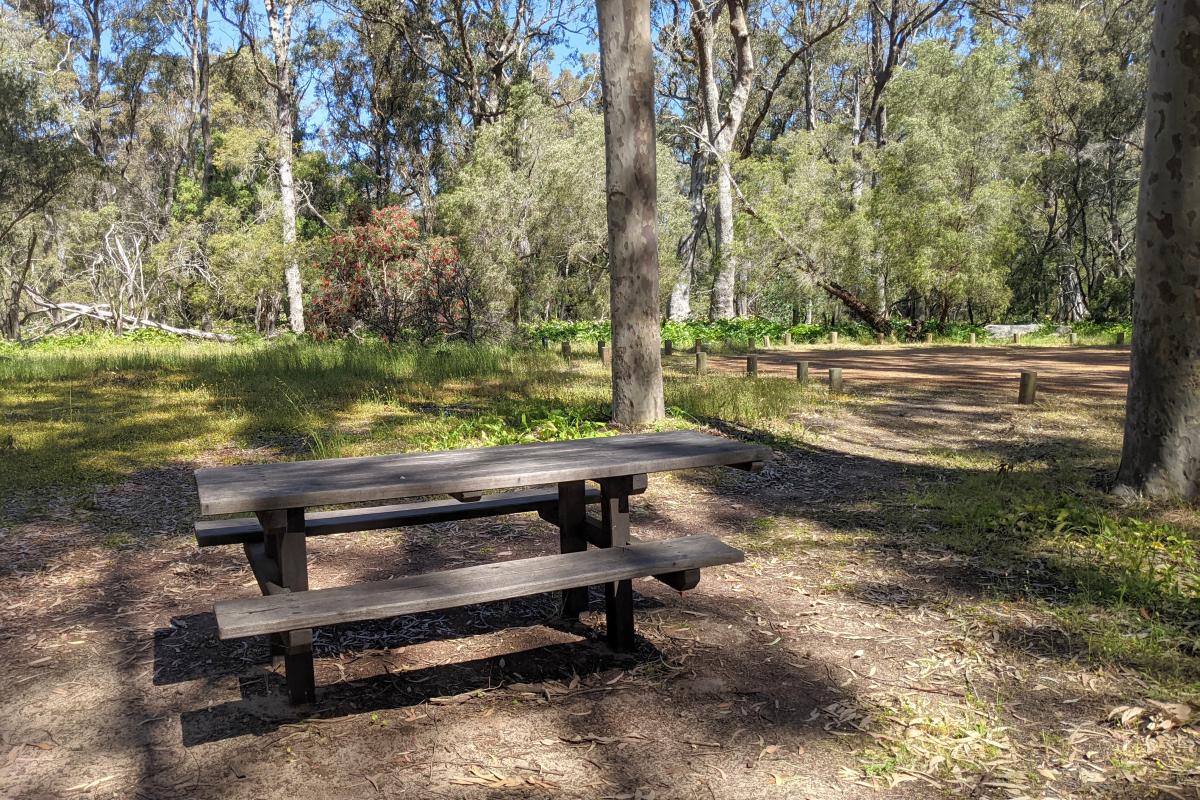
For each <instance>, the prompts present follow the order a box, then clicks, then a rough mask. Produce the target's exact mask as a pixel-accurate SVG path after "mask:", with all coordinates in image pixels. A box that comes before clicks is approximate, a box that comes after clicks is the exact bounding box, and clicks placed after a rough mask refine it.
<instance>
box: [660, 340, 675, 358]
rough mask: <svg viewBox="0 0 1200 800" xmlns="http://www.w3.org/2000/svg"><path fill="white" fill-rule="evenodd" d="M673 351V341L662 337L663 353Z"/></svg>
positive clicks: (666, 353) (668, 353)
mask: <svg viewBox="0 0 1200 800" xmlns="http://www.w3.org/2000/svg"><path fill="white" fill-rule="evenodd" d="M674 352H675V343H674V342H672V341H671V340H670V339H663V355H668V356H669V355H671V354H673V353H674Z"/></svg>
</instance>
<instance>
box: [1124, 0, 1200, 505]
mask: <svg viewBox="0 0 1200 800" xmlns="http://www.w3.org/2000/svg"><path fill="white" fill-rule="evenodd" d="M1156 6H1157V7H1156V9H1155V21H1154V38H1153V45H1152V47H1151V56H1150V69H1149V81H1148V86H1147V90H1146V135H1145V136H1146V138H1145V147H1144V150H1143V154H1144V155H1143V160H1142V182H1141V192H1140V195H1139V197H1138V227H1137V277H1136V280H1135V287H1134V320H1133V348H1132V364H1131V371H1130V381H1129V398H1128V401H1127V403H1126V413H1125V445H1124V450H1123V451H1122V454H1121V467H1120V469H1119V470H1118V473H1117V483H1118V486H1119V488H1122V489H1124V490H1126V491H1129V490H1132V491H1136V492H1142V493H1144V494H1147V495H1151V496H1166V497H1171V496H1176V497H1184V498H1188V499H1192V500H1194V499H1196V498H1197V497H1200V58H1198V57H1197V51H1196V42H1197V41H1200V6H1198V5H1197V4H1196V3H1194V2H1192V1H1191V0H1159V2H1158V3H1157V4H1156Z"/></svg>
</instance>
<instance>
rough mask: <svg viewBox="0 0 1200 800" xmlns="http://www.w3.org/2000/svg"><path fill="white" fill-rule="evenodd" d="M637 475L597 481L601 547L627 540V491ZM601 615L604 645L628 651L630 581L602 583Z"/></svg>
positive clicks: (621, 544)
mask: <svg viewBox="0 0 1200 800" xmlns="http://www.w3.org/2000/svg"><path fill="white" fill-rule="evenodd" d="M638 477H641V476H625V477H620V478H606V479H605V480H603V481H601V482H600V527H601V531H600V537H601V542H600V546H601V547H625V546H627V545H628V544H629V495H631V494H633V493H634V487H635V486H636V485H637V479H638ZM604 616H605V623H606V625H607V627H608V646H609V647H611V648H612V649H613V650H615V651H616V652H618V653H628V652H631V651H632V650H633V649H634V648H635V646H636V644H635V641H634V633H633V581H631V580H623V581H616V582H613V583H607V584H605V585H604Z"/></svg>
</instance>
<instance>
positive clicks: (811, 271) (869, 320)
mask: <svg viewBox="0 0 1200 800" xmlns="http://www.w3.org/2000/svg"><path fill="white" fill-rule="evenodd" d="M693 135H695V136H696V137H697V140H698V141H703V140H702V139H700V135H699V133H698V132H696V131H693ZM709 153H710V154H711V155H712V157H713V160H714V161H716V162H717V165H718V166H719V167H720V169H721V172H722V173H723V174H724V176H725V179H726V180H727V181H728V182H729V186H730V188H731V189H732V190H733V193H734V194H735V195H737V199H738V202H740V203H741V204H742V209H743V210H744V211H745V212H746V213H747V214H748V215H750V216H751V217H753V218H754V219H756V220H758V221H759V222H761V223H763V224H764V225H766V226H767V228H768V229H769V230H770V231H771V234H772V235H773V236H775V238H777V239H778V240H779V241H780V243H781V244H783V246H784V247H785V248H787V250H788V252H789V253H791V255H792V256H793V258H795V259H796V263H797V265H798V267H799V269H800V271H801V272H802V273H804V274H805V275H806V276H808V278H809V279H810V280H811V281H812V284H813V286H815V287H817V288H818V289H820V290H821V291H823V292H825V293H826V294H827V295H829V296H830V297H832V298H833V299H835V300H837V301H838V302H840V303H841V304H842V305H843V306H845V307H846V310H847V311H849V312H850V313H851V314H853V315H854V316H856V317H858V319H859V320H860V321H862V322H863V323H864V324H865V325H867V326H869V327H870V328H871V329H872V330H874V331H875V332H877V333H889V332H891V330H892V326H891V323H890V322H888V320H887V318H886V317H884V316H883V314H881V313H880V312H878V311H876V310H875V309H873V308H871V306H870V305H868V304H867V303H866V302H864V301H863V299H862V298H860V297H859V296H858V295H856V294H855V293H854V292H852V291H850V290H849V289H847V288H846V287H845V286H842V285H841V284H840V283H838V282H837V281H835V280H832V279H830V278H829V277H828V276H827V275H826V273H825V271H824V270H823V269H821V267H820V265H819V264H817V262H816V261H815V260H814V259H813V257H812V256H811V255H810V254H809V252H808V251H807V250H805V249H804V248H803V247H801V246H800V245H799V244H797V243H796V242H795V241H794V240H793V239H792V237H790V236H788V235H787V234H786V233H784V232H783V229H782V228H780V227H779V226H778V225H776V224H775V223H774V222H773V221H771V220H770V219H768V218H767V217H766V216H764V215H763V214H760V213H759V211H758V209H757V208H755V207H754V204H753V203H751V202H750V199H749V198H748V197H746V195H745V193H744V192H743V191H742V187H741V186H739V185H738V182H737V180H735V179H734V177H733V170H731V169H730V168H729V159H728V158H725V157H722V156H721V153H720V152H719V151H718V150H716V149H715V148H710V149H709Z"/></svg>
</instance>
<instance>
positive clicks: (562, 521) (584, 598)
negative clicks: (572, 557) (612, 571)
mask: <svg viewBox="0 0 1200 800" xmlns="http://www.w3.org/2000/svg"><path fill="white" fill-rule="evenodd" d="M585 508H586V503H585V497H584V485H583V481H567V482H564V483H560V484H559V485H558V512H557V514H555V522H556V523H557V524H558V545H559V552H562V553H578V552H581V551H583V550H587V546H588V540H587V534H586V532H585V525H586V524H587V514H586V513H585ZM587 606H588V589H587V587H586V586H581V587H579V588H576V589H564V590H563V593H562V614H563V617H565V618H566V619H579V615H580V614H582V613H583V612H584V611H587Z"/></svg>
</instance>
